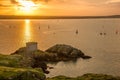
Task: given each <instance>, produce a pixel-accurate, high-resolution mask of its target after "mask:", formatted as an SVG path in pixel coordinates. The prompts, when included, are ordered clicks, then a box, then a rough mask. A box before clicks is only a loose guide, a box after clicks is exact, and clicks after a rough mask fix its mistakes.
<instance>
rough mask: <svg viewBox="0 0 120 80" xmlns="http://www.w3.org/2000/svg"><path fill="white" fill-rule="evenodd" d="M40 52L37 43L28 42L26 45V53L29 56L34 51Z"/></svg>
mask: <svg viewBox="0 0 120 80" xmlns="http://www.w3.org/2000/svg"><path fill="white" fill-rule="evenodd" d="M36 50H38V48H37V42H28V43H26V52H27V53H28V54H30V53H32V52H33V51H36Z"/></svg>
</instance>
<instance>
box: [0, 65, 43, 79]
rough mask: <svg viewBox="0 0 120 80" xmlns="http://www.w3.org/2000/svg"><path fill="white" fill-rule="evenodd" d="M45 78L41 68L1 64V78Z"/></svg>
mask: <svg viewBox="0 0 120 80" xmlns="http://www.w3.org/2000/svg"><path fill="white" fill-rule="evenodd" d="M40 79H42V80H44V79H45V75H44V73H43V71H42V70H41V69H32V68H11V67H4V66H0V80H40Z"/></svg>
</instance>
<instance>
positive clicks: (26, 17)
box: [0, 15, 120, 19]
mask: <svg viewBox="0 0 120 80" xmlns="http://www.w3.org/2000/svg"><path fill="white" fill-rule="evenodd" d="M96 18H97V19H101V18H120V15H108V16H32V15H30V16H28V15H26V16H25V15H24V16H22V15H21V16H18V15H0V19H96Z"/></svg>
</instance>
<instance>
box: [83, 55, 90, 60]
mask: <svg viewBox="0 0 120 80" xmlns="http://www.w3.org/2000/svg"><path fill="white" fill-rule="evenodd" d="M82 58H83V59H90V58H92V57H91V56H86V55H85V56H82Z"/></svg>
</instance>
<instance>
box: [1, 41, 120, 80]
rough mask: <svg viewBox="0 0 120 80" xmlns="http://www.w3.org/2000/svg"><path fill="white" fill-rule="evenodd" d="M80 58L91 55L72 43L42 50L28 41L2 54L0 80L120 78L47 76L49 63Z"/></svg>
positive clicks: (105, 79)
mask: <svg viewBox="0 0 120 80" xmlns="http://www.w3.org/2000/svg"><path fill="white" fill-rule="evenodd" d="M78 58H82V59H90V58H91V56H87V55H85V54H84V53H83V52H82V51H81V50H79V49H77V48H74V47H72V46H70V45H65V44H56V45H54V46H52V47H50V48H49V49H47V50H45V51H42V50H39V49H38V48H37V42H28V43H26V47H21V48H19V49H18V50H16V51H15V52H14V53H11V55H2V54H0V80H120V77H114V76H111V75H104V74H92V73H89V74H84V75H83V76H80V77H76V78H72V77H65V76H60V75H59V76H56V77H53V78H46V76H45V74H49V71H48V70H47V68H48V66H47V63H50V62H52V63H57V62H59V61H74V60H77V59H78Z"/></svg>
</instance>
